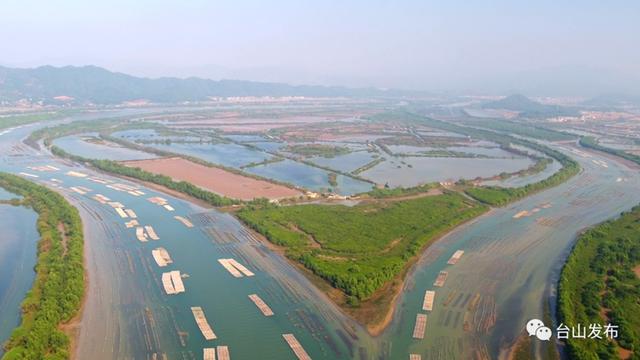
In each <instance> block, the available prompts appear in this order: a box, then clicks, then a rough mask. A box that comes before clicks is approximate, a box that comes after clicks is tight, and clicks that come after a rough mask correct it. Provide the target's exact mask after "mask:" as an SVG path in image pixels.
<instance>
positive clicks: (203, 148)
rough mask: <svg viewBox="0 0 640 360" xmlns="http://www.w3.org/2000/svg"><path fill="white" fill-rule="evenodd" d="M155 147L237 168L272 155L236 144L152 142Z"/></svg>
mask: <svg viewBox="0 0 640 360" xmlns="http://www.w3.org/2000/svg"><path fill="white" fill-rule="evenodd" d="M150 146H152V147H154V148H156V149H160V150H165V151H171V152H174V153H178V154H183V155H188V156H194V157H197V158H200V159H203V160H206V161H208V162H211V163H214V164H220V165H224V166H229V167H234V168H239V167H241V166H244V165H248V164H251V163H259V162H262V161H265V160H270V159H272V158H273V156H271V155H269V154H267V153H265V152H262V151H258V150H254V149H251V148H249V147H246V146H243V145H238V144H233V143H229V144H197V143H195V144H194V143H172V144H171V145H165V144H152V145H150Z"/></svg>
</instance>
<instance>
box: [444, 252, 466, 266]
mask: <svg viewBox="0 0 640 360" xmlns="http://www.w3.org/2000/svg"><path fill="white" fill-rule="evenodd" d="M462 255H464V250H457V251H456V252H454V253H453V255H451V258H450V259H449V261H447V264H449V265H455V264H456V263H457V262H458V260H460V258H461V257H462Z"/></svg>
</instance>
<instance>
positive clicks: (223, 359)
mask: <svg viewBox="0 0 640 360" xmlns="http://www.w3.org/2000/svg"><path fill="white" fill-rule="evenodd" d="M217 350H218V360H231V355H230V354H229V348H228V347H227V346H222V345H221V346H218V349H217Z"/></svg>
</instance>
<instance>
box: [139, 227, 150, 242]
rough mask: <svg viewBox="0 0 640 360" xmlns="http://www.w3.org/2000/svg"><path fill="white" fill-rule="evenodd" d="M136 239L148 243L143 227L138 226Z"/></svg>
mask: <svg viewBox="0 0 640 360" xmlns="http://www.w3.org/2000/svg"><path fill="white" fill-rule="evenodd" d="M136 237H137V238H138V240H140V241H142V242H147V241H148V239H147V237H148V236H147V234H145V232H144V228H143V227H142V226H138V227H137V228H136Z"/></svg>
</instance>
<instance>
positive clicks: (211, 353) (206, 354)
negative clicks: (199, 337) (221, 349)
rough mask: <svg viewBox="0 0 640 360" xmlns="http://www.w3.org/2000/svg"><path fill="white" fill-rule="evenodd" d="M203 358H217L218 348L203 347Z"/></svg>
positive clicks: (211, 359)
mask: <svg viewBox="0 0 640 360" xmlns="http://www.w3.org/2000/svg"><path fill="white" fill-rule="evenodd" d="M202 359H203V360H216V348H204V349H202Z"/></svg>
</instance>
